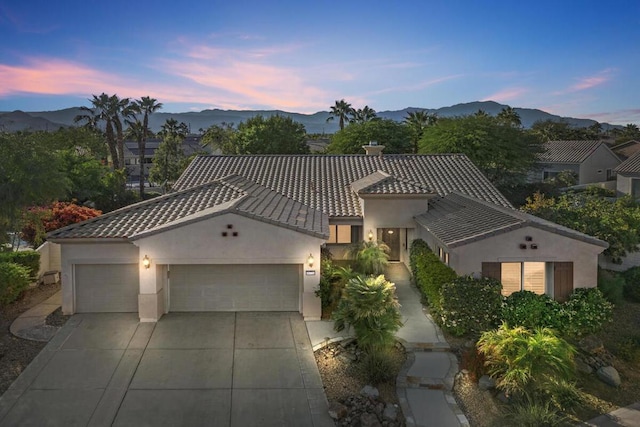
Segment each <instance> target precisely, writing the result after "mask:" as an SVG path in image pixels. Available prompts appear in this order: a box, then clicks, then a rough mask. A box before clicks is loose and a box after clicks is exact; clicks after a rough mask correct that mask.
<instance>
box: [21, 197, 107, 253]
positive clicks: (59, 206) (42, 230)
mask: <svg viewBox="0 0 640 427" xmlns="http://www.w3.org/2000/svg"><path fill="white" fill-rule="evenodd" d="M101 214H102V212H101V211H99V210H97V209H92V208H89V207H86V206H80V205H76V204H75V203H72V202H54V203H52V204H51V205H49V206H34V207H31V208H29V209H27V212H26V213H25V215H24V226H23V228H22V238H23V239H24V240H25V241H26V242H28V243H29V244H30V245H31V246H33V247H34V248H36V247H38V246H40V245H41V244H42V243H43V242H44V240H45V235H46V233H48V232H49V231H53V230H57V229H58V228H62V227H66V226H67V225H71V224H75V223H78V222H82V221H85V220H87V219H91V218H95V217H97V216H99V215H101Z"/></svg>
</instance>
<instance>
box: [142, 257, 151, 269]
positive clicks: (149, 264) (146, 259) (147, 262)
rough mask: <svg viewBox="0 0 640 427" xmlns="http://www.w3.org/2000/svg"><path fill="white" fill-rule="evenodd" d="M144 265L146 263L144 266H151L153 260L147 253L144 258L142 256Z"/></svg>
mask: <svg viewBox="0 0 640 427" xmlns="http://www.w3.org/2000/svg"><path fill="white" fill-rule="evenodd" d="M142 265H144V268H146V269H148V268H149V267H151V260H150V259H149V256H148V255H145V256H144V258H142Z"/></svg>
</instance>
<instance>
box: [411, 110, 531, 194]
mask: <svg viewBox="0 0 640 427" xmlns="http://www.w3.org/2000/svg"><path fill="white" fill-rule="evenodd" d="M539 151H540V143H539V140H538V139H537V138H536V137H535V136H533V135H531V134H530V133H528V132H525V131H523V130H521V129H520V128H517V127H514V126H512V125H511V124H504V123H502V122H501V121H500V120H499V119H497V118H496V117H492V116H489V115H486V114H476V115H473V116H464V117H455V118H440V119H439V120H438V121H437V122H436V123H435V125H433V126H429V127H427V128H425V129H424V134H423V136H422V139H421V140H420V153H421V154H437V153H463V154H466V155H467V156H468V157H469V159H470V160H471V161H472V162H473V163H474V164H475V165H476V166H477V167H478V168H479V169H480V170H481V171H482V172H483V173H484V174H485V176H486V177H487V178H489V180H490V181H491V182H492V183H493V184H494V185H496V186H497V187H498V188H506V187H509V186H512V185H515V184H517V183H520V182H522V181H523V180H524V178H525V177H526V174H527V173H528V172H529V171H530V169H531V167H532V166H533V164H534V162H535V161H536V154H537V153H538V152H539Z"/></svg>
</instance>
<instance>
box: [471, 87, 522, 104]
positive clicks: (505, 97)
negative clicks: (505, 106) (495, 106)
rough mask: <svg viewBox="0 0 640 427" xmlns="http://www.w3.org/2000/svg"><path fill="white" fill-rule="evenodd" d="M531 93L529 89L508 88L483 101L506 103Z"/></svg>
mask: <svg viewBox="0 0 640 427" xmlns="http://www.w3.org/2000/svg"><path fill="white" fill-rule="evenodd" d="M528 92H529V89H527V88H524V87H515V88H507V89H503V90H501V91H498V92H495V93H493V94H491V95H489V96H487V97H486V98H484V99H481V101H496V102H506V101H511V100H514V99H518V98H520V97H521V96H522V95H524V94H526V93H528Z"/></svg>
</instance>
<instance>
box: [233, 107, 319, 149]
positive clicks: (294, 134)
mask: <svg viewBox="0 0 640 427" xmlns="http://www.w3.org/2000/svg"><path fill="white" fill-rule="evenodd" d="M305 135H306V131H305V128H304V125H303V124H302V123H298V122H296V121H294V120H293V119H292V118H291V117H285V116H281V115H278V114H276V115H275V116H271V117H269V118H264V117H263V116H261V115H257V116H255V117H252V118H250V119H248V120H247V121H245V122H241V123H240V124H239V125H238V131H237V134H236V135H235V138H234V143H235V144H234V145H235V151H236V154H306V153H308V152H309V147H308V146H307V144H306V142H305Z"/></svg>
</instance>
